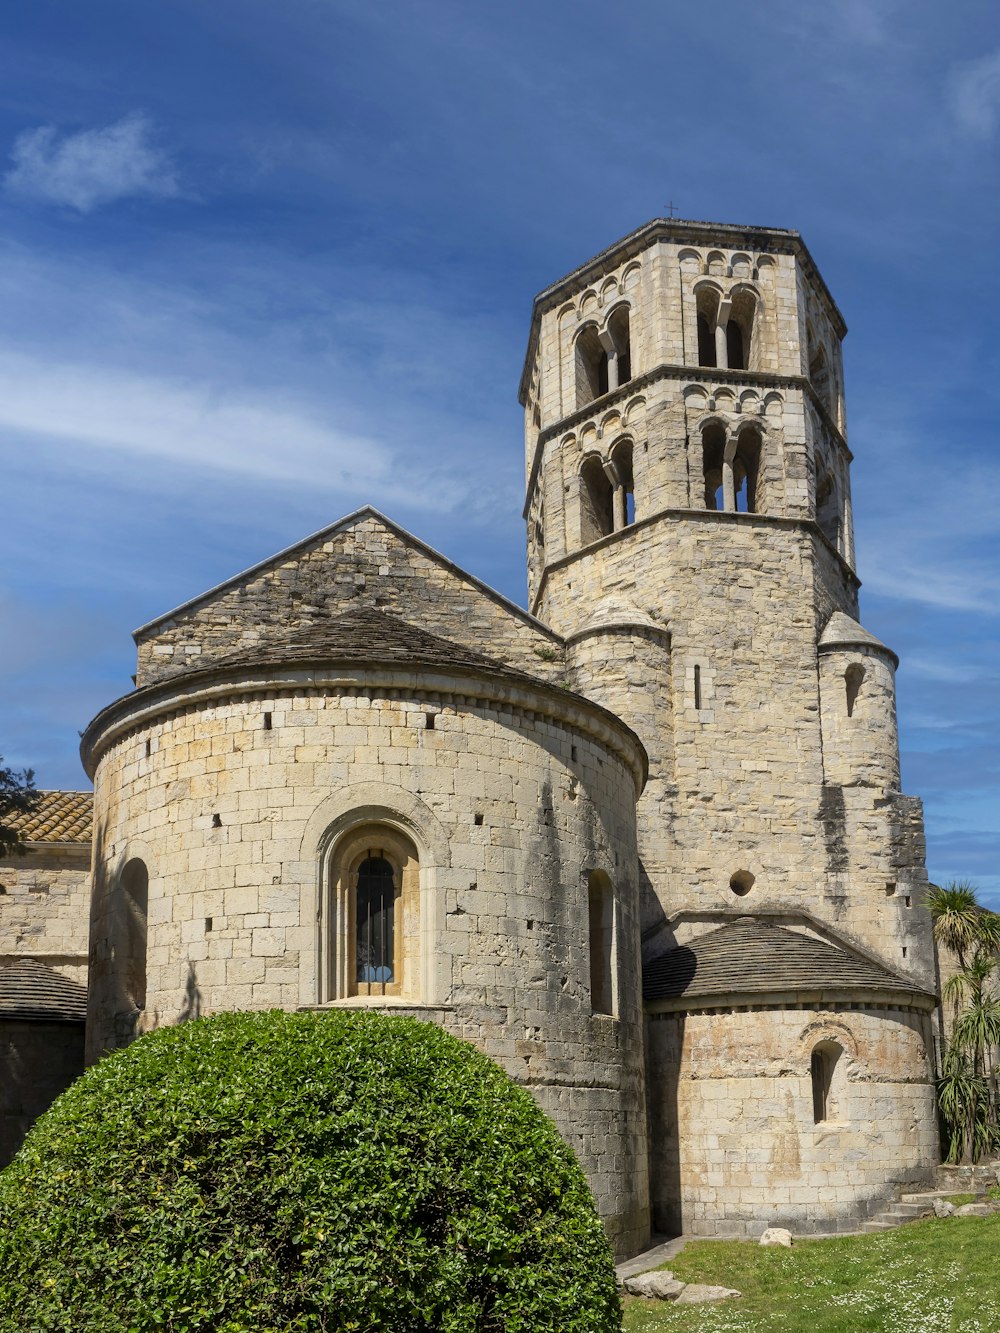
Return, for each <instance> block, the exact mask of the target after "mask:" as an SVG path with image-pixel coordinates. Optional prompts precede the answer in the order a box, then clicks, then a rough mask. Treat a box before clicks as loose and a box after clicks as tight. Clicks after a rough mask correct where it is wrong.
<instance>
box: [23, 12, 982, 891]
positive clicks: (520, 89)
mask: <svg viewBox="0 0 1000 1333" xmlns="http://www.w3.org/2000/svg"><path fill="white" fill-rule="evenodd" d="M7 9H8V12H6V13H5V15H4V18H3V20H2V26H0V453H2V466H3V471H2V476H3V481H4V486H3V500H4V503H3V511H2V512H3V517H4V520H5V522H4V526H5V535H6V550H7V557H6V559H5V560H4V561H3V564H2V566H0V625H2V629H0V700H2V703H0V751H2V753H3V754H4V756H5V758H6V760H7V762H13V763H15V764H17V765H29V764H30V765H32V766H33V767H34V768H35V770H36V774H37V779H38V781H39V783H40V784H41V785H44V786H68V787H76V786H82V785H85V779H84V778H83V774H82V771H81V770H80V767H79V761H78V759H77V756H76V743H77V732H78V730H80V729H81V728H82V727H83V726H84V725H85V724H86V722H87V721H88V720H89V718H90V717H91V716H92V715H93V713H95V712H96V711H97V710H98V709H99V708H100V707H102V706H103V705H104V704H105V703H107V702H108V701H109V700H110V699H112V698H113V697H116V696H117V695H119V694H121V693H123V692H125V691H126V690H127V689H128V688H129V687H130V681H129V676H130V673H131V672H132V670H133V669H134V656H133V646H132V642H131V639H130V631H131V630H132V629H133V628H134V627H135V626H136V625H139V624H141V623H143V622H145V621H147V620H149V619H151V618H152V617H153V616H155V615H157V614H158V613H160V612H162V611H164V610H166V609H168V608H170V607H172V606H174V605H176V604H177V603H179V602H181V601H183V600H185V599H186V598H188V597H189V596H192V595H194V594H196V593H198V592H199V591H201V590H203V589H204V588H206V587H208V586H210V585H212V584H213V583H215V582H217V581H219V580H220V579H222V578H225V577H227V576H229V575H230V574H232V573H234V572H235V571H236V570H238V569H241V568H243V567H245V566H246V565H248V564H251V563H253V562H254V561H256V560H258V559H260V558H262V557H264V556H266V555H268V554H270V553H271V552H273V551H275V550H277V549H279V548H280V547H282V546H284V545H287V544H288V543H290V542H292V541H295V540H297V539H298V538H299V537H301V536H303V535H305V534H306V533H307V532H310V531H313V530H314V529H316V528H319V527H322V526H324V525H325V524H327V523H329V522H331V521H333V520H334V519H336V518H338V517H339V516H340V515H342V514H344V513H347V512H349V511H350V510H352V509H354V508H356V507H357V506H358V505H360V504H363V503H366V502H371V503H373V504H375V505H377V506H378V507H379V508H381V509H383V510H385V511H387V512H388V513H389V514H391V515H392V516H393V517H394V518H395V519H396V520H397V521H399V522H401V523H403V524H404V525H405V526H407V527H409V528H412V529H413V530H414V531H415V532H417V533H418V534H419V535H420V536H421V537H423V538H424V539H425V540H427V541H430V542H431V543H432V544H433V545H435V546H437V547H438V548H439V549H441V550H443V551H444V552H445V553H446V554H448V555H449V556H450V557H452V558H453V559H454V560H456V561H458V562H459V563H460V564H462V565H463V566H465V567H467V568H469V569H471V570H472V571H473V572H475V573H476V574H478V575H479V576H481V577H483V578H485V579H486V580H488V581H489V582H491V583H493V584H494V585H495V586H496V587H498V588H500V589H501V590H502V591H503V592H505V593H507V594H508V595H509V596H511V597H514V598H515V599H517V600H518V601H523V598H524V575H523V560H522V554H521V553H522V546H523V531H522V527H521V522H520V518H519V514H520V507H521V500H522V493H521V485H522V477H523V473H522V459H521V448H522V442H521V429H522V427H521V414H520V410H519V408H518V406H517V403H516V387H517V380H518V375H519V372H520V364H521V358H522V356H523V351H524V344H525V339H526V334H527V321H528V315H529V310H530V301H531V297H532V296H533V294H534V293H535V292H536V291H538V290H539V289H540V288H542V287H543V286H545V285H547V284H548V283H549V282H551V281H552V280H553V279H555V278H556V277H558V276H560V275H562V274H563V273H564V272H566V271H567V270H569V269H571V268H573V267H575V266H576V265H577V264H578V263H580V262H582V261H583V260H585V259H586V258H588V257H589V256H590V255H592V254H594V253H596V252H597V251H598V250H600V249H602V248H603V247H604V246H605V245H606V244H608V243H609V242H610V241H612V240H614V239H616V238H617V237H619V236H621V235H624V234H625V233H626V232H628V231H631V230H632V229H633V228H634V227H636V226H638V225H639V224H641V223H642V222H644V221H646V220H647V219H648V218H651V217H655V216H658V215H662V214H663V212H664V209H665V206H666V205H667V203H668V202H669V201H671V200H672V201H673V202H674V203H675V204H677V205H678V207H679V211H680V214H681V216H683V217H692V218H703V219H714V220H719V221H729V222H740V223H751V224H758V225H765V226H779V227H794V228H797V229H798V230H799V231H801V232H802V233H803V235H804V236H805V238H806V241H807V244H808V245H809V247H810V249H811V250H812V252H813V254H814V256H815V258H816V260H817V262H818V263H819V265H820V267H821V269H822V271H823V273H824V276H825V277H826V279H827V282H828V283H829V285H830V287H831V289H832V291H833V292H834V295H835V297H836V299H837V300H838V302H839V304H840V306H841V308H842V310H843V311H844V314H845V316H846V318H847V322H848V324H849V325H850V328H851V332H850V335H849V337H848V339H847V343H846V345H845V357H846V369H847V392H848V422H849V431H850V440H851V446H852V448H853V450H854V453H855V458H856V461H855V464H854V498H855V516H856V524H857V541H858V558H859V567H860V572H861V575H862V578H863V580H864V588H863V590H862V614H863V619H864V621H865V623H866V624H867V625H868V626H869V627H870V628H871V629H872V630H873V631H874V632H875V633H877V634H879V635H880V636H881V637H882V638H883V639H885V640H886V641H887V642H888V643H890V644H891V645H892V646H893V647H894V648H895V649H896V650H897V651H898V652H899V653H900V655H901V657H902V659H903V667H902V669H901V671H900V675H899V709H900V722H901V732H902V745H903V782H904V787H905V789H906V790H907V791H908V792H911V793H913V794H919V795H921V796H923V797H924V800H925V803H926V818H927V828H928V839H929V866H930V870H931V874H932V876H933V877H935V878H936V879H938V880H939V881H944V880H947V879H950V878H956V877H969V878H971V879H973V880H975V881H976V882H977V883H978V884H979V885H980V887H981V889H982V890H983V892H984V896H985V897H987V898H988V899H989V900H990V901H991V902H992V903H993V904H994V905H995V906H997V907H998V908H1000V799H998V798H1000V654H998V646H1000V457H998V447H997V434H998V428H997V424H996V407H995V402H994V397H995V385H996V384H997V382H998V369H1000V365H998V363H1000V337H998V334H997V329H998V318H997V314H996V311H997V308H998V298H1000V265H998V264H997V251H998V248H1000V245H998V242H1000V236H998V220H1000V177H998V170H997V166H998V152H1000V12H996V11H994V7H992V6H987V5H984V4H982V3H980V2H979V0H977V2H975V3H973V2H971V0H957V2H956V3H952V4H950V5H948V6H943V5H940V4H938V3H933V2H932V0H905V2H904V0H827V3H825V4H824V5H823V6H820V5H805V4H803V3H802V2H801V0H760V2H759V3H757V4H755V5H747V4H737V3H726V2H725V0H721V2H717V3H715V4H713V5H712V6H711V7H710V8H708V9H706V8H699V7H698V6H691V5H681V4H679V3H674V2H673V0H659V3H655V2H653V0H639V2H638V3H632V4H629V5H622V6H608V5H607V4H606V3H595V2H594V0H574V2H573V3H568V0H536V2H535V3H533V4H530V5H529V4H526V3H523V2H522V0H513V2H510V3H506V4H504V5H503V6H498V5H490V6H487V5H472V4H469V3H468V2H467V0H465V2H464V3H463V2H461V0H425V3H421V4H415V3H413V0H410V2H409V3H402V2H401V0H378V3H377V4H370V5H368V6H365V7H362V6H360V5H358V4H357V3H350V4H347V3H341V2H340V0H284V3H283V4H281V5H276V4H274V3H273V0H267V2H266V3H265V2H264V0H239V2H238V3H237V2H236V0H212V3H211V4H206V3H204V0H197V3H195V2H194V0H165V3H162V4H159V5H148V4H136V3H135V0H88V3H87V4H86V5H82V4H80V3H79V0H34V3H32V4H31V5H18V6H8V7H7Z"/></svg>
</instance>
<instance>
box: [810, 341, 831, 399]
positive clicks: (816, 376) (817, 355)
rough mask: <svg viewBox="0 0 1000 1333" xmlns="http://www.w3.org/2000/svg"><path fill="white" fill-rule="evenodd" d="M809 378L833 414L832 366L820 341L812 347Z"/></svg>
mask: <svg viewBox="0 0 1000 1333" xmlns="http://www.w3.org/2000/svg"><path fill="white" fill-rule="evenodd" d="M809 379H810V381H811V382H812V386H813V388H814V389H815V390H816V393H817V394H818V396H819V398H820V400H821V401H822V403H823V406H824V407H825V408H826V410H827V411H828V412H829V413H830V415H831V416H833V415H834V411H833V393H832V390H833V385H832V383H831V378H830V366H829V363H828V362H827V359H826V353H825V352H824V351H823V347H822V344H820V343H817V344H816V345H815V346H813V347H811V349H810V356H809Z"/></svg>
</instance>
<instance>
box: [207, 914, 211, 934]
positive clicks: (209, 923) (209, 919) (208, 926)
mask: <svg viewBox="0 0 1000 1333" xmlns="http://www.w3.org/2000/svg"><path fill="white" fill-rule="evenodd" d="M211 929H212V918H211V917H210V916H207V917H206V918H205V934H206V935H207V934H208V933H209V931H210V930H211Z"/></svg>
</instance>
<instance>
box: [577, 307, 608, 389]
mask: <svg viewBox="0 0 1000 1333" xmlns="http://www.w3.org/2000/svg"><path fill="white" fill-rule="evenodd" d="M575 357H576V405H577V407H586V405H587V404H588V403H592V402H593V401H594V399H595V398H600V396H601V395H602V394H605V393H607V391H608V354H607V352H606V351H605V350H604V348H603V347H602V346H601V339H600V336H599V335H598V332H597V329H596V327H595V326H594V325H593V324H588V325H587V327H586V328H585V329H583V330H582V331H581V333H580V335H579V336H578V338H577V340H576V348H575Z"/></svg>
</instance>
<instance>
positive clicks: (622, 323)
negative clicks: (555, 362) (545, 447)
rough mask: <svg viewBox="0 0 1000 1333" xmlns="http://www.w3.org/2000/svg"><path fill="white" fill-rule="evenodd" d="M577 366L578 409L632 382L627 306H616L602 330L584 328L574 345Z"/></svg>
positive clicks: (590, 325)
mask: <svg viewBox="0 0 1000 1333" xmlns="http://www.w3.org/2000/svg"><path fill="white" fill-rule="evenodd" d="M574 366H575V372H576V405H577V407H578V408H579V407H586V405H587V404H588V403H592V402H593V401H594V399H595V398H600V397H602V396H603V395H604V394H606V393H614V391H615V389H618V388H620V387H621V386H622V385H623V384H627V383H628V382H629V380H630V379H631V378H632V339H631V332H630V328H629V308H628V306H627V305H618V306H616V307H615V308H614V309H613V310H612V311H611V313H610V314H609V315H608V317H607V319H606V320H605V322H604V325H603V327H600V328H599V327H598V326H597V325H596V324H585V325H584V327H583V328H582V329H581V330H580V332H579V333H578V334H577V336H576V342H575V344H574Z"/></svg>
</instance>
